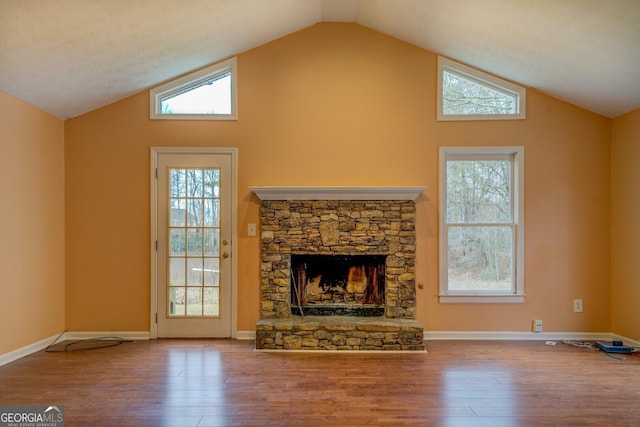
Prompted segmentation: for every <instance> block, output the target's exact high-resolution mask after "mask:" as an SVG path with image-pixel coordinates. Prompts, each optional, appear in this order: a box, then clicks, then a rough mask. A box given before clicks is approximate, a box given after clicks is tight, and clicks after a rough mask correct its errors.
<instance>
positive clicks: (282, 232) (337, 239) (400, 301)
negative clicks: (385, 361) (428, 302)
mask: <svg viewBox="0 0 640 427" xmlns="http://www.w3.org/2000/svg"><path fill="white" fill-rule="evenodd" d="M260 222H261V231H262V234H261V236H262V264H261V320H260V321H259V322H258V324H257V326H256V348H258V349H308V350H312V349H356V350H372V349H381V350H384V349H389V350H391V349H393V350H397V349H400V350H407V349H410V350H417V349H420V350H422V349H423V348H424V347H423V346H422V335H423V330H422V326H421V325H420V324H419V323H418V322H416V321H415V320H414V319H415V313H416V289H415V241H416V236H415V203H414V202H413V201H405V200H398V201H396V200H384V201H362V200H312V201H309V200H295V201H282V200H277V201H276V200H264V201H263V202H262V208H261V214H260ZM291 254H319V255H362V254H372V255H386V266H385V268H386V277H385V316H384V317H375V318H373V317H372V318H366V317H365V318H358V317H339V316H314V317H313V318H311V319H310V318H309V317H308V316H307V317H301V316H293V315H292V314H291V295H290V294H291V287H290V271H291Z"/></svg>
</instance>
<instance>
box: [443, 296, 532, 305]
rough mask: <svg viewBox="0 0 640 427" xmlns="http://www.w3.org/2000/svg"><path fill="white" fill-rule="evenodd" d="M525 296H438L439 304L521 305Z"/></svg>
mask: <svg viewBox="0 0 640 427" xmlns="http://www.w3.org/2000/svg"><path fill="white" fill-rule="evenodd" d="M524 297H525V294H517V295H513V294H510V295H496V294H492V295H479V294H449V295H439V298H440V304H522V303H524Z"/></svg>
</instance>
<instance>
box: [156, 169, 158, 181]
mask: <svg viewBox="0 0 640 427" xmlns="http://www.w3.org/2000/svg"><path fill="white" fill-rule="evenodd" d="M156 179H158V168H156Z"/></svg>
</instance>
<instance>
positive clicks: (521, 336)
mask: <svg viewBox="0 0 640 427" xmlns="http://www.w3.org/2000/svg"><path fill="white" fill-rule="evenodd" d="M107 337H109V338H111V337H118V338H123V339H126V340H148V339H149V337H150V333H149V332H148V331H129V332H123V331H120V332H109V331H107V332H97V331H96V332H62V333H60V334H58V335H53V336H51V337H49V338H45V339H43V340H40V341H38V342H34V343H32V344H29V345H26V346H24V347H21V348H18V349H16V350H13V351H10V352H8V353H5V354H1V355H0V366H3V365H6V364H7V363H11V362H13V361H15V360H18V359H21V358H23V357H25V356H28V355H30V354H33V353H36V352H38V351H41V350H44V349H46V348H47V347H48V346H50V345H51V344H53V343H54V342H56V341H65V340H85V339H97V338H107ZM255 338H256V332H255V331H236V334H235V339H237V340H254V339H255ZM424 339H425V340H427V341H429V340H431V341H438V340H460V341H470V340H487V341H488V340H494V341H515V340H522V341H526V340H530V341H535V340H541V341H562V340H578V341H613V340H618V341H623V342H624V344H625V345H627V346H631V347H635V348H640V341H636V340H632V339H630V338H627V337H623V336H621V335H617V334H614V333H611V332H500V331H494V332H491V331H488V332H478V331H467V332H464V331H425V332H424Z"/></svg>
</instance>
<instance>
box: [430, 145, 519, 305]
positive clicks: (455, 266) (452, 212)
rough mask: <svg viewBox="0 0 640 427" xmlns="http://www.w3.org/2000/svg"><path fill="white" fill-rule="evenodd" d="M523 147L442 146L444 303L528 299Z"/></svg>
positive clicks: (441, 243)
mask: <svg viewBox="0 0 640 427" xmlns="http://www.w3.org/2000/svg"><path fill="white" fill-rule="evenodd" d="M523 179H524V148H523V147H441V148H440V302H445V303H447V302H463V303H464V302H491V303H495V302H512V303H515V302H524V283H523V278H524V274H523V273H524V269H523V267H524V266H523V263H524V260H523V249H524V228H523V219H524V182H523Z"/></svg>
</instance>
